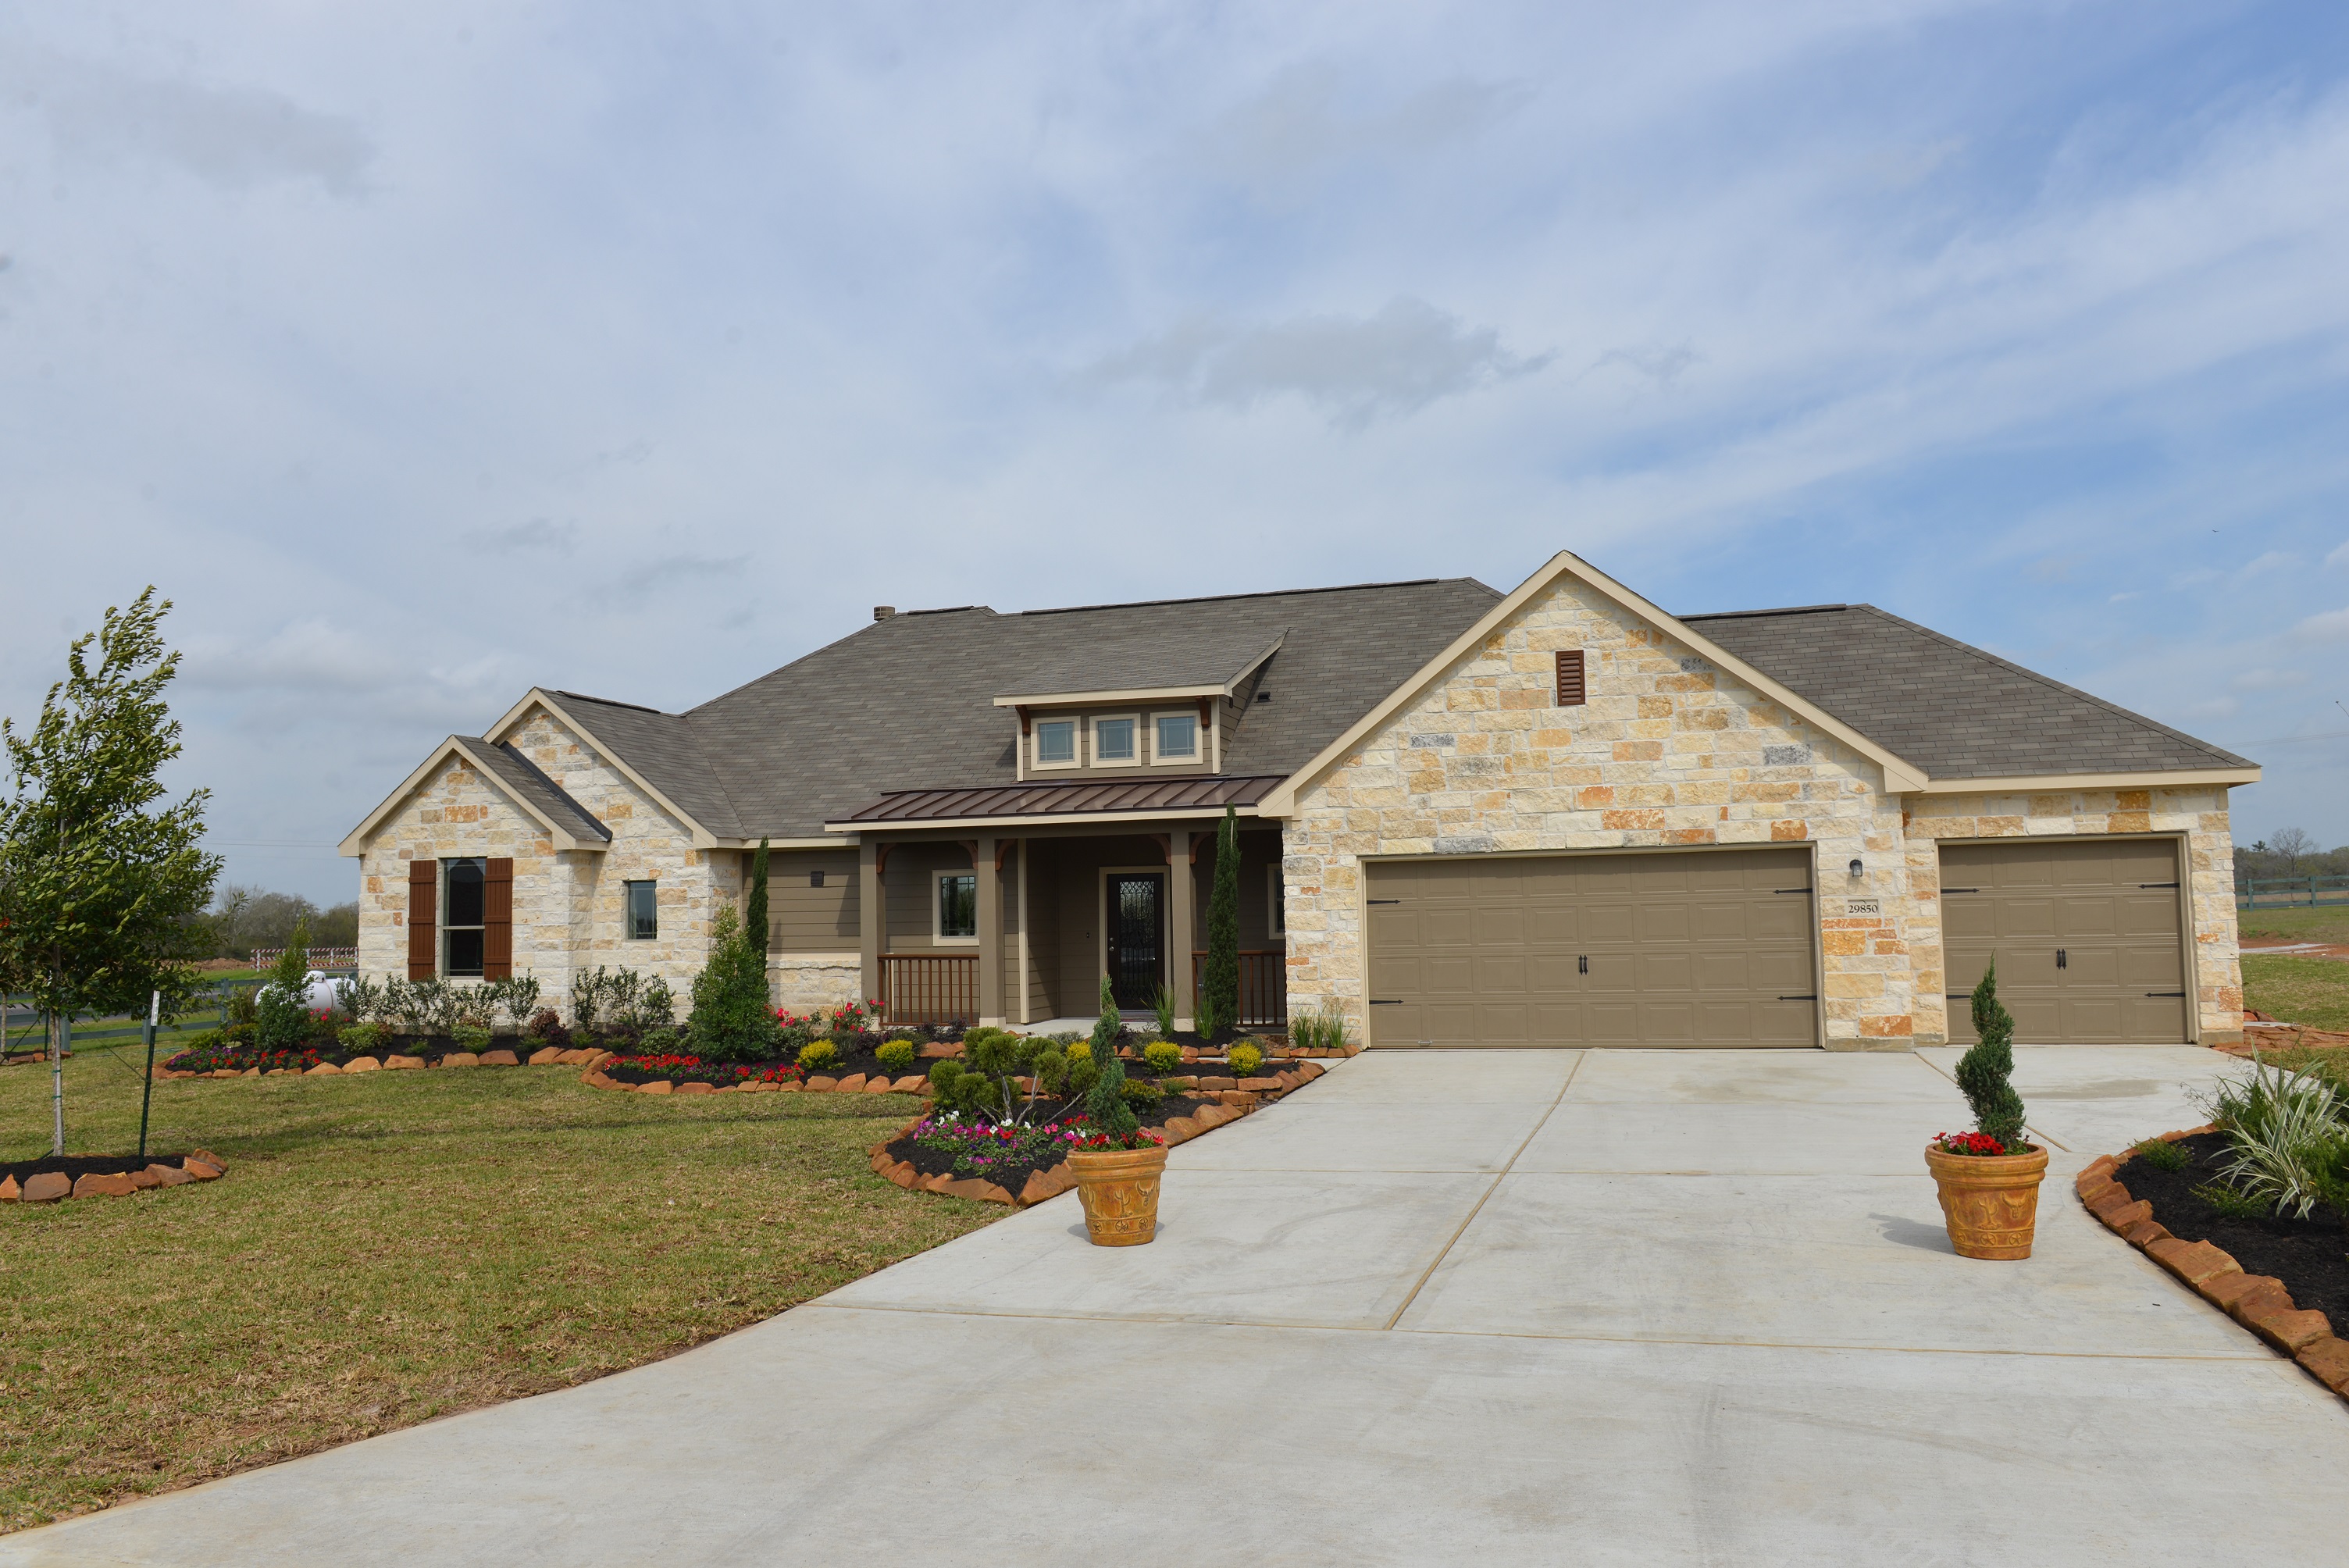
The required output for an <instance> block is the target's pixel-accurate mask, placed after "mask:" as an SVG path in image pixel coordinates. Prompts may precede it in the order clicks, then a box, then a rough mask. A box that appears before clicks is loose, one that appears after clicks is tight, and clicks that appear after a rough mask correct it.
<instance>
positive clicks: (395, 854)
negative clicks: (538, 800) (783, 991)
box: [359, 707, 742, 1016]
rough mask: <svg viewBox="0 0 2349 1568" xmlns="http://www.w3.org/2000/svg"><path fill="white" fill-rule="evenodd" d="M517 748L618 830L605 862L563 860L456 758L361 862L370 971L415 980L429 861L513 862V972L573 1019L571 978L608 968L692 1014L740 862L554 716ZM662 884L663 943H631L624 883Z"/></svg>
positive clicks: (381, 829)
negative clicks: (420, 877) (708, 843)
mask: <svg viewBox="0 0 2349 1568" xmlns="http://www.w3.org/2000/svg"><path fill="white" fill-rule="evenodd" d="M508 738H509V739H510V740H511V741H512V745H513V746H514V748H516V749H517V750H519V751H521V752H522V753H523V756H525V757H527V758H530V760H531V761H532V762H533V764H535V765H536V766H537V767H538V768H539V769H540V770H541V771H543V772H544V773H545V774H546V775H547V776H548V777H549V778H550V779H554V782H555V783H556V784H557V785H558V786H559V787H560V788H561V789H563V790H564V792H565V793H567V794H568V795H570V796H571V798H572V799H574V800H576V801H578V802H579V804H580V805H581V806H583V807H584V808H585V809H586V810H587V811H588V812H589V813H590V814H591V815H593V816H594V817H595V820H598V821H600V822H602V823H603V824H604V825H605V827H606V828H608V829H609V830H611V833H612V841H611V844H610V845H609V847H608V848H605V849H603V850H571V851H558V850H556V849H555V848H554V843H553V842H552V841H550V840H549V839H548V837H547V836H546V833H545V830H543V829H542V828H541V827H540V826H539V825H538V823H537V822H536V821H535V820H533V819H532V818H531V817H530V816H528V815H527V814H526V813H524V812H523V811H522V810H520V809H519V808H518V807H516V806H515V805H514V804H513V802H512V799H510V798H509V797H508V796H507V795H506V794H505V792H504V790H503V789H502V787H501V786H499V785H498V784H497V783H495V782H494V781H492V780H491V779H484V778H483V777H482V776H481V774H480V773H479V772H477V771H476V770H475V769H473V768H472V767H471V765H470V764H468V763H467V762H466V761H465V760H464V759H463V758H461V757H459V756H451V757H450V758H447V759H445V760H444V761H443V763H442V764H441V766H440V768H439V769H437V770H436V771H435V772H434V773H433V774H431V775H430V776H429V777H428V778H427V779H424V781H423V782H422V783H420V784H419V785H418V786H417V787H416V788H415V789H413V790H411V791H410V793H409V796H408V798H407V799H404V800H402V801H401V802H400V803H399V805H398V807H397V808H396V809H395V810H393V811H392V813H391V814H390V815H389V816H388V817H386V818H385V819H384V820H382V821H381V822H380V823H379V824H378V826H377V828H376V830H375V832H374V834H373V835H372V836H371V837H370V838H369V840H368V841H367V845H366V848H365V851H364V852H363V854H362V855H361V856H360V882H359V885H360V893H359V968H360V970H361V972H362V973H364V974H367V975H406V974H407V973H408V930H407V924H408V875H409V862H410V861H415V860H419V859H433V860H441V859H450V858H453V857H457V856H467V855H483V856H492V857H506V856H511V857H512V860H513V862H514V882H513V903H514V909H513V965H514V973H515V974H517V975H520V974H523V973H525V972H527V973H530V974H532V975H535V976H536V977H537V978H538V981H539V984H540V985H541V986H542V987H543V996H544V998H545V1000H546V1001H547V1002H548V1003H549V1004H551V1005H553V1006H556V1007H557V1008H559V1009H561V1010H563V1011H564V1014H565V1016H568V1012H569V1009H568V1006H567V998H568V995H569V991H570V985H571V980H572V976H573V975H574V974H576V973H577V972H578V971H579V970H581V969H593V968H594V967H595V966H596V965H607V966H609V967H612V968H616V969H617V968H626V969H633V970H636V972H637V973H639V974H642V975H647V976H648V977H649V976H652V975H658V976H660V977H661V978H662V979H665V980H666V981H667V982H668V985H669V987H670V989H671V990H672V991H674V992H676V993H677V995H678V1003H679V1010H680V1012H682V1010H683V1006H684V1000H685V997H686V995H687V994H688V991H689V990H690V988H691V986H692V984H693V978H694V976H695V975H698V974H699V973H700V971H701V967H702V965H703V963H704V961H705V960H706V957H707V955H708V953H709V929H710V923H711V921H712V920H713V919H714V918H715V917H716V915H717V913H718V909H719V905H720V903H734V902H736V901H738V900H739V899H740V896H741V892H742V889H741V861H742V856H741V854H740V851H731V850H721V851H705V850H697V849H695V848H694V847H693V838H692V832H691V830H690V829H688V827H687V826H686V825H685V824H684V823H682V822H679V821H678V820H676V819H675V818H674V817H672V816H670V815H669V814H668V813H667V811H666V810H662V808H661V807H660V806H659V804H658V803H657V802H656V801H655V800H653V799H651V797H649V796H648V795H647V794H646V793H645V792H644V791H643V790H641V789H637V788H636V786H635V785H634V784H632V783H631V782H629V780H628V779H627V778H626V775H624V774H623V773H621V772H620V770H619V769H616V768H615V767H613V766H612V765H611V763H610V762H609V761H607V760H606V759H605V758H602V757H600V756H598V755H597V754H596V752H595V748H594V746H593V745H592V744H591V743H590V742H588V741H587V740H586V739H585V738H584V737H581V736H578V735H575V734H574V733H572V732H571V731H570V730H569V729H568V728H566V727H564V725H562V724H561V723H560V722H559V721H558V720H556V719H555V718H554V717H553V716H552V715H551V714H548V713H547V712H545V711H544V710H543V709H540V708H535V707H534V708H533V709H532V710H531V711H530V712H528V713H527V714H525V715H524V716H523V718H522V720H521V722H520V723H519V724H518V725H517V726H516V727H515V728H514V729H513V730H512V732H511V733H510V735H509V737H508ZM637 881H650V882H657V883H658V884H659V892H658V894H657V898H658V901H659V910H660V921H659V926H660V934H659V936H658V937H657V939H655V940H652V941H646V942H639V941H631V940H629V939H628V938H627V936H626V932H625V929H624V915H625V907H626V891H625V884H626V883H627V882H637Z"/></svg>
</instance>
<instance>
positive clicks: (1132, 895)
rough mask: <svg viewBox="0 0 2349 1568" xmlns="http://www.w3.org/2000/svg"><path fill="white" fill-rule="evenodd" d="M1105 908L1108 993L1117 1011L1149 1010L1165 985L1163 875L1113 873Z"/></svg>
mask: <svg viewBox="0 0 2349 1568" xmlns="http://www.w3.org/2000/svg"><path fill="white" fill-rule="evenodd" d="M1108 881H1109V888H1108V892H1109V908H1108V910H1107V911H1106V912H1105V913H1104V915H1103V919H1104V921H1105V924H1104V926H1103V929H1104V930H1106V931H1107V932H1108V933H1109V988H1110V995H1112V996H1114V997H1115V998H1117V1005H1118V1006H1120V1007H1149V1006H1154V1005H1156V1003H1157V1001H1158V988H1159V987H1160V986H1161V985H1164V984H1165V983H1166V969H1165V947H1166V914H1165V911H1166V873H1165V872H1111V873H1110V874H1109V879H1108Z"/></svg>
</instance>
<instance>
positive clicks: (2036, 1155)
mask: <svg viewBox="0 0 2349 1568" xmlns="http://www.w3.org/2000/svg"><path fill="white" fill-rule="evenodd" d="M2023 1147H2024V1148H2025V1149H2026V1150H2029V1152H2027V1153H2023V1154H1946V1153H1943V1152H1942V1151H1941V1150H1940V1149H1938V1148H1936V1147H1934V1146H1933V1145H1931V1144H1928V1145H1926V1147H1925V1164H1926V1167H1927V1168H1928V1169H1929V1170H1930V1171H1932V1172H1933V1181H1934V1182H1935V1183H1936V1184H1937V1185H1938V1186H1939V1187H1940V1190H1941V1217H1942V1219H1943V1221H1944V1222H1947V1224H1948V1225H1949V1227H1950V1245H1951V1246H1953V1247H1955V1248H1956V1249H1957V1250H1958V1256H1960V1257H1961V1258H2027V1257H2029V1256H2030V1255H2031V1238H2032V1233H2033V1231H2034V1230H2035V1229H2036V1228H2037V1226H2038V1223H2039V1183H2040V1182H2041V1181H2043V1180H2044V1179H2045V1177H2046V1175H2047V1150H2044V1149H2042V1148H2040V1147H2038V1146H2037V1145H2036V1144H2025V1145H2023Z"/></svg>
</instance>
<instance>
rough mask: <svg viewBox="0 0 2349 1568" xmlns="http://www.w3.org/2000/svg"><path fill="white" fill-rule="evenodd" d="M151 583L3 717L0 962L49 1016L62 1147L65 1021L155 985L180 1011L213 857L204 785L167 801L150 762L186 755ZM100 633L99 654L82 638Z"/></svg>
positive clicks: (55, 1133) (59, 1145) (118, 1007)
mask: <svg viewBox="0 0 2349 1568" xmlns="http://www.w3.org/2000/svg"><path fill="white" fill-rule="evenodd" d="M170 609H171V601H170V600H168V599H167V600H164V601H163V602H162V603H156V600H155V590H154V589H153V588H152V587H150V588H148V589H147V590H146V592H144V593H140V595H139V597H138V598H137V599H136V600H135V601H133V602H132V603H131V605H130V607H129V609H127V610H125V609H115V608H111V607H109V609H108V610H107V612H106V624H105V626H104V627H103V628H102V629H101V630H99V631H97V632H94V633H89V634H85V635H83V636H81V637H79V638H78V639H77V640H76V641H75V642H74V645H73V646H72V648H71V649H70V650H69V651H68V653H67V656H66V669H67V676H66V678H65V679H64V680H62V681H59V682H58V683H57V685H55V686H51V687H50V688H49V691H48V696H47V697H46V698H45V699H44V700H43V702H42V704H41V717H40V720H39V722H38V723H36V724H35V725H34V726H33V727H32V728H31V729H30V730H29V731H26V732H23V733H20V732H18V730H17V729H16V726H15V724H14V723H13V721H10V720H6V719H0V743H5V746H6V748H7V751H8V769H9V775H10V792H9V794H8V796H7V798H6V799H0V900H5V907H4V908H0V969H13V970H14V971H16V974H17V976H18V978H17V984H19V985H23V986H24V987H25V989H26V991H28V992H30V993H31V995H33V997H34V998H35V1000H36V1004H37V1005H38V1006H39V1007H40V1008H41V1010H42V1011H43V1012H44V1013H46V1014H47V1015H48V1016H49V1021H50V1036H49V1038H50V1046H49V1052H50V1065H51V1089H50V1103H51V1108H52V1113H51V1115H52V1127H51V1135H52V1147H53V1149H54V1150H55V1152H57V1153H59V1154H62V1153H64V1152H65V1136H66V1135H65V1068H64V1061H63V1047H62V1043H61V1040H60V1038H59V1031H58V1028H57V1024H58V1020H60V1019H65V1018H70V1017H72V1016H75V1015H76V1014H87V1015H94V1016H101V1017H102V1016H106V1015H108V1014H112V1013H130V1012H140V1013H143V1012H145V1011H146V1008H147V997H148V993H149V992H150V991H160V993H162V997H163V1001H162V1006H163V1016H165V1017H167V1018H169V1017H175V1016H177V1015H178V1012H179V1010H180V1009H181V1007H182V1006H185V1004H186V1001H187V999H188V997H189V996H190V995H191V994H192V992H193V990H194V985H195V980H194V975H193V974H192V972H191V971H190V970H189V969H188V967H187V961H188V960H189V959H190V958H191V957H193V956H194V955H195V954H196V952H197V950H198V949H199V948H200V947H201V946H202V940H203V939H202V929H201V927H200V925H199V924H198V923H197V921H196V917H197V916H198V915H199V914H201V913H202V911H203V908H204V905H205V904H206V903H208V902H209V901H210V900H211V898H212V882H213V880H214V879H215V878H217V877H218V876H219V875H220V868H221V862H220V859H219V857H218V856H216V855H208V854H206V853H204V851H202V848H200V847H199V845H200V843H201V841H202V837H203V830H204V803H205V802H206V801H207V800H209V799H211V797H212V792H211V791H210V790H208V789H196V790H191V791H190V792H189V793H188V794H187V795H186V796H185V797H184V798H182V799H181V800H179V801H178V802H177V803H175V804H169V805H164V804H160V802H161V800H162V798H163V793H164V791H163V786H162V784H161V783H160V781H159V780H158V779H157V778H156V775H157V774H158V773H159V772H160V771H161V769H162V768H163V765H164V764H165V763H167V762H170V761H171V759H172V758H175V757H177V756H179V755H180V725H179V721H178V720H177V719H174V718H173V717H171V708H170V706H169V705H168V704H167V703H166V702H165V701H164V698H163V688H164V687H165V686H169V685H170V684H171V677H172V676H174V675H176V674H177V673H178V672H179V663H180V656H179V655H178V654H176V653H167V652H166V651H165V650H164V647H163V639H162V635H161V633H160V629H159V628H160V623H161V621H162V618H163V615H164V614H165V613H166V612H167V611H169V610H170ZM92 644H96V645H97V650H96V651H97V657H96V659H95V661H93V660H92V658H91V656H90V653H91V645H92Z"/></svg>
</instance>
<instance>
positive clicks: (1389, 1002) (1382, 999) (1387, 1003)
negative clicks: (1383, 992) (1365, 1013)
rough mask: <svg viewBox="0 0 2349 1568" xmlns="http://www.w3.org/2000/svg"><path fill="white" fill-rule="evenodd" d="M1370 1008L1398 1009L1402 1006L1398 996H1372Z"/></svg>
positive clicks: (1400, 998)
mask: <svg viewBox="0 0 2349 1568" xmlns="http://www.w3.org/2000/svg"><path fill="white" fill-rule="evenodd" d="M1371 1006H1373V1007H1400V1006H1402V997H1400V996H1373V997H1371Z"/></svg>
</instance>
